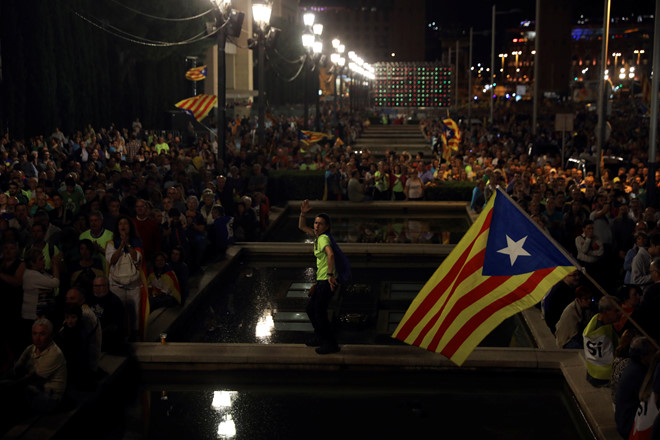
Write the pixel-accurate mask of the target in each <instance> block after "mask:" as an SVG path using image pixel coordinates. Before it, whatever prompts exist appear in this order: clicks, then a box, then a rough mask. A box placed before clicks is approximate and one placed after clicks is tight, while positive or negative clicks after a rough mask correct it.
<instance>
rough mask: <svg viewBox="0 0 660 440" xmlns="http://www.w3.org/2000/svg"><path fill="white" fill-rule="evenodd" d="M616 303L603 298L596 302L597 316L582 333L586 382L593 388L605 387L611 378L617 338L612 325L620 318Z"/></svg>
mask: <svg viewBox="0 0 660 440" xmlns="http://www.w3.org/2000/svg"><path fill="white" fill-rule="evenodd" d="M615 301H618V300H617V299H616V298H614V297H611V296H604V297H602V298H601V299H600V301H598V314H597V315H596V316H594V317H593V318H591V321H589V324H587V327H586V328H585V329H584V332H582V337H583V338H584V358H585V360H586V362H587V381H588V382H589V383H590V384H592V385H593V386H597V387H600V386H605V385H607V384H608V383H609V381H610V377H611V376H612V362H613V361H614V349H615V348H616V346H617V345H618V343H619V337H618V335H617V333H616V330H614V326H613V325H612V324H614V323H615V322H617V321H618V320H619V318H620V317H621V311H620V307H618V304H615Z"/></svg>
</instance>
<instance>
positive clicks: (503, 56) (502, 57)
mask: <svg viewBox="0 0 660 440" xmlns="http://www.w3.org/2000/svg"><path fill="white" fill-rule="evenodd" d="M499 56H500V60H502V67H501V68H500V73H501V74H502V82H504V59H505V58H506V57H508V56H509V54H508V53H501V54H500V55H499Z"/></svg>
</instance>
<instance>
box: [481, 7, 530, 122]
mask: <svg viewBox="0 0 660 440" xmlns="http://www.w3.org/2000/svg"><path fill="white" fill-rule="evenodd" d="M516 12H522V10H521V9H519V8H514V9H510V10H508V11H501V12H498V11H497V9H496V7H495V5H493V14H492V17H491V40H490V78H489V81H488V82H489V83H490V85H491V94H490V122H491V123H492V122H493V105H494V101H493V99H494V98H493V96H494V95H493V93H495V87H494V83H495V16H496V15H505V14H513V13H516Z"/></svg>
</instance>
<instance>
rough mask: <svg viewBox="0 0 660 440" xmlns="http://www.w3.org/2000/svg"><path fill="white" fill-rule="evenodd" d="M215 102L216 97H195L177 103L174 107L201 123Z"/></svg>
mask: <svg viewBox="0 0 660 440" xmlns="http://www.w3.org/2000/svg"><path fill="white" fill-rule="evenodd" d="M217 101H218V97H217V96H215V95H197V96H193V97H192V98H187V99H184V100H183V101H179V102H177V103H176V104H174V106H175V107H178V108H180V109H181V110H183V111H184V112H186V113H188V114H189V115H190V116H192V117H194V118H195V119H197V120H198V121H201V120H202V119H204V118H205V117H206V115H208V114H209V112H210V111H211V109H212V108H213V106H214V105H215V103H216V102H217Z"/></svg>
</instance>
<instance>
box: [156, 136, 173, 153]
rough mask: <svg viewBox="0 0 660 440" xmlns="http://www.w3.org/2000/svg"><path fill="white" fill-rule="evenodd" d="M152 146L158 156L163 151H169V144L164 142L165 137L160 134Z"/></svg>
mask: <svg viewBox="0 0 660 440" xmlns="http://www.w3.org/2000/svg"><path fill="white" fill-rule="evenodd" d="M154 148H155V149H156V154H158V155H159V156H160V153H162V152H163V151H164V152H165V153H169V152H170V146H169V145H168V144H167V142H165V139H164V138H163V137H162V136H160V137H159V138H158V143H157V144H156V145H155V147H154Z"/></svg>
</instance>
